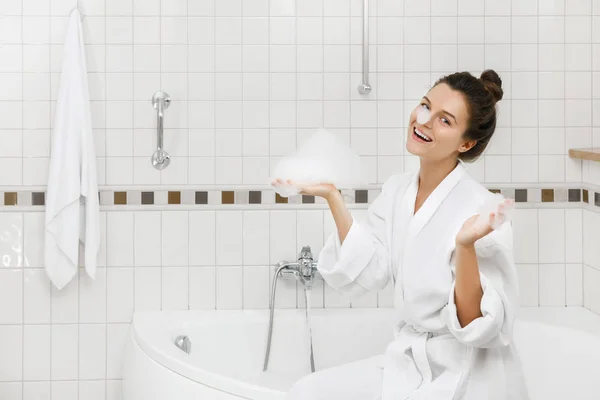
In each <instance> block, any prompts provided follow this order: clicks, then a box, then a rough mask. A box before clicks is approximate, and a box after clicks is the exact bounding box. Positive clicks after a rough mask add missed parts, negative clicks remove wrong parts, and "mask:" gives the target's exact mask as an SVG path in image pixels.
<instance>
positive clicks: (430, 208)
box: [405, 161, 467, 239]
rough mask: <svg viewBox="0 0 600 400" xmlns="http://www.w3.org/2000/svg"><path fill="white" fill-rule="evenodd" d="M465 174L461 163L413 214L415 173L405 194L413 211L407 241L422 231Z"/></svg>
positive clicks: (416, 176) (417, 185) (417, 180)
mask: <svg viewBox="0 0 600 400" xmlns="http://www.w3.org/2000/svg"><path fill="white" fill-rule="evenodd" d="M466 173H467V170H466V168H465V166H464V164H463V162H462V161H459V163H458V164H457V165H456V167H455V168H454V169H453V170H452V172H450V173H449V174H448V176H446V177H445V178H444V180H443V181H442V182H440V184H439V185H438V186H437V187H436V188H435V189H434V190H433V192H431V194H430V195H429V197H428V198H427V199H426V200H425V202H424V203H423V205H422V206H421V208H420V209H419V210H418V211H417V213H416V214H415V213H414V209H415V200H416V197H417V191H418V188H419V171H417V172H416V173H415V174H414V175H413V177H412V180H411V182H410V184H409V187H408V190H407V192H406V197H405V199H407V200H408V201H410V202H411V203H410V209H411V210H413V217H412V219H411V221H410V225H409V235H408V238H409V239H414V238H416V236H417V235H418V234H419V233H420V232H421V230H423V228H424V227H425V225H427V223H428V222H429V220H430V219H431V217H433V215H434V214H435V212H436V211H437V209H438V207H439V206H440V204H442V202H443V201H444V199H446V197H447V196H448V194H450V192H451V191H452V189H453V188H454V187H455V186H456V184H457V183H458V182H459V181H460V180H461V179H462V177H463V176H464V175H465V174H466Z"/></svg>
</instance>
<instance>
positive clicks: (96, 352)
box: [79, 324, 106, 380]
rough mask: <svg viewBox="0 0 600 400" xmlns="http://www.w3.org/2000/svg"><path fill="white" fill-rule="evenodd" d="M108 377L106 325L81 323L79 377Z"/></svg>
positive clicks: (81, 378)
mask: <svg viewBox="0 0 600 400" xmlns="http://www.w3.org/2000/svg"><path fill="white" fill-rule="evenodd" d="M105 378H106V326H105V325H103V324H93V325H91V324H90V325H87V324H81V325H79V379H80V380H83V379H105Z"/></svg>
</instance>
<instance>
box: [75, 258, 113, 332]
mask: <svg viewBox="0 0 600 400" xmlns="http://www.w3.org/2000/svg"><path fill="white" fill-rule="evenodd" d="M106 296H107V291H106V268H98V270H97V271H96V279H91V278H90V277H89V276H87V274H86V273H85V270H84V269H83V268H80V269H79V322H80V323H95V322H105V321H106Z"/></svg>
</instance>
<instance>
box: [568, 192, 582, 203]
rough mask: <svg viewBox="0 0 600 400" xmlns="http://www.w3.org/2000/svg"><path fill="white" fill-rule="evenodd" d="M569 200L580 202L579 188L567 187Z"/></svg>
mask: <svg viewBox="0 0 600 400" xmlns="http://www.w3.org/2000/svg"><path fill="white" fill-rule="evenodd" d="M569 201H570V202H580V201H581V189H569Z"/></svg>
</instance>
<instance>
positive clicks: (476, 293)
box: [454, 244, 483, 327]
mask: <svg viewBox="0 0 600 400" xmlns="http://www.w3.org/2000/svg"><path fill="white" fill-rule="evenodd" d="M482 297H483V289H482V287H481V280H480V277H479V265H478V263H477V254H476V252H475V244H458V245H457V246H456V281H455V284H454V302H455V304H456V311H457V317H458V321H459V322H460V326H461V327H465V326H467V325H469V324H470V323H471V322H472V321H473V320H474V319H476V318H479V317H481V316H482V314H481V306H480V305H481V298H482Z"/></svg>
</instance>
